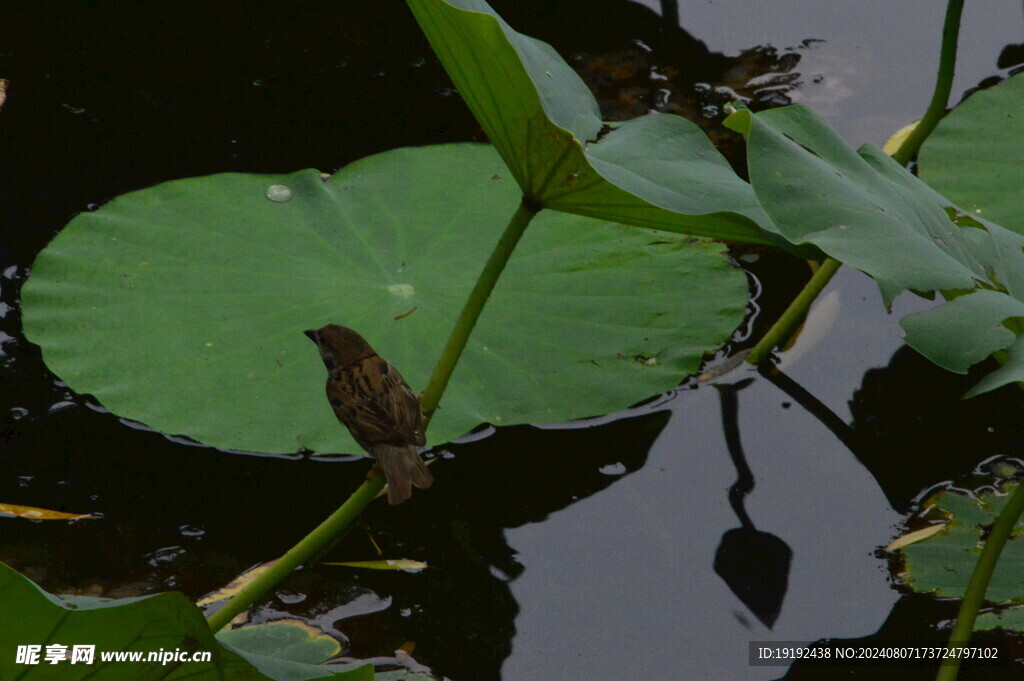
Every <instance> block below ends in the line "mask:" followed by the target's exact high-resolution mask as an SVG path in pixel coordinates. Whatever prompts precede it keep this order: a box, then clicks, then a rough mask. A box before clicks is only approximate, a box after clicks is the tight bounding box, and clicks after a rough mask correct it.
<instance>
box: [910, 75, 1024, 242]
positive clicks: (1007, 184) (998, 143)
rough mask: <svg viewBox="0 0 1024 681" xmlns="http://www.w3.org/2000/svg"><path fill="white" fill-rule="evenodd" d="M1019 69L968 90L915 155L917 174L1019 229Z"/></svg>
mask: <svg viewBox="0 0 1024 681" xmlns="http://www.w3.org/2000/svg"><path fill="white" fill-rule="evenodd" d="M1021 159H1024V73H1020V74H1017V75H1016V76H1014V77H1013V78H1010V79H1009V80H1007V81H1005V82H1003V83H1000V84H999V85H997V86H995V87H992V88H989V89H987V90H981V91H979V92H976V93H974V94H973V95H971V96H970V97H968V98H967V99H966V100H964V101H963V102H962V103H961V104H960V105H959V106H957V107H956V108H955V109H953V111H951V112H950V113H949V115H947V116H946V117H945V118H943V119H942V121H941V122H940V123H939V125H938V127H937V128H935V130H934V131H933V132H932V134H931V135H929V136H928V139H927V140H926V141H925V143H924V145H923V146H922V147H921V151H920V153H919V154H918V173H919V174H920V176H921V179H922V180H924V181H925V182H927V183H928V184H930V185H931V186H932V187H934V188H935V189H937V190H938V191H940V192H942V193H943V194H945V195H946V196H948V197H950V198H951V199H953V200H954V201H956V202H957V203H958V204H960V205H961V206H963V207H964V208H965V209H966V210H967V211H968V212H969V213H970V214H971V215H981V216H983V217H985V218H987V219H989V220H993V221H995V222H998V223H999V224H1001V225H1003V226H1004V227H1008V228H1010V229H1012V230H1014V231H1015V232H1018V233H1020V234H1024V164H1022V163H1021Z"/></svg>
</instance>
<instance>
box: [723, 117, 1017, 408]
mask: <svg viewBox="0 0 1024 681" xmlns="http://www.w3.org/2000/svg"><path fill="white" fill-rule="evenodd" d="M726 124H727V125H729V126H730V127H733V128H734V129H736V130H739V131H740V132H742V133H743V134H745V135H747V144H748V154H747V156H748V163H749V166H750V178H751V183H752V185H753V187H754V191H755V193H756V194H757V197H758V199H759V200H760V201H761V204H762V205H763V206H764V207H765V210H766V211H768V214H769V215H770V216H771V219H772V221H773V222H774V223H775V225H776V227H777V228H778V229H779V231H780V233H782V234H783V236H785V237H786V238H787V239H789V240H790V241H791V242H793V243H794V244H806V243H810V244H814V245H815V246H817V247H819V248H820V249H821V250H822V251H824V252H825V253H827V254H829V255H830V256H832V257H833V258H836V259H837V260H840V261H842V262H844V263H846V264H849V265H852V266H854V267H856V268H858V269H860V270H862V271H864V272H866V273H867V274H869V275H871V276H872V277H873V278H874V279H875V281H876V282H877V283H878V286H879V288H880V289H881V291H882V296H883V298H884V300H885V302H886V304H889V303H890V302H891V301H892V299H893V298H894V297H895V296H896V295H897V294H898V293H900V292H901V291H904V290H911V291H915V292H920V293H926V294H928V293H931V292H940V293H942V294H943V295H946V296H947V297H949V298H953V300H952V301H951V302H949V303H947V304H946V305H945V306H942V307H939V308H934V309H932V310H928V311H926V312H922V313H919V314H916V315H912V316H909V317H907V318H906V319H905V320H904V328H905V329H906V330H907V332H908V333H907V337H906V341H907V343H908V344H909V345H910V346H911V347H914V348H915V349H917V350H918V351H919V352H921V353H922V354H923V355H925V356H926V357H928V358H929V359H931V360H932V361H933V362H935V363H936V364H938V365H940V366H943V367H946V368H948V369H951V370H953V371H960V372H966V371H967V369H968V367H969V366H970V365H971V364H973V363H975V362H978V361H981V360H982V359H984V358H985V357H986V356H988V355H989V353H992V352H994V351H997V350H1004V349H1007V348H1011V347H1012V346H1014V345H1015V344H1016V343H1017V342H1018V338H1019V334H1020V326H1019V325H1016V324H1014V323H1013V320H1014V319H1015V318H1016V317H1020V316H1022V315H1024V252H1022V249H1024V237H1022V236H1021V235H1019V234H1016V233H1014V232H1011V231H1010V230H1007V229H1004V228H1003V227H1000V226H999V225H996V224H994V223H991V222H988V221H986V220H982V219H981V218H979V217H977V216H969V215H967V214H966V213H964V211H962V210H961V209H960V208H958V207H957V206H956V205H955V204H953V203H952V202H951V201H949V200H948V199H946V198H945V197H943V196H941V195H940V194H938V193H937V192H935V191H934V190H933V189H931V188H930V187H928V185H926V184H925V183H923V182H921V181H920V180H918V179H917V178H916V177H914V175H912V174H911V173H909V172H908V171H907V170H906V169H904V168H903V167H901V166H900V165H899V164H897V163H896V162H894V161H893V160H892V159H890V158H889V157H888V156H887V155H886V154H884V153H883V152H881V151H880V150H878V149H876V148H874V147H871V146H868V145H865V146H863V147H861V148H860V150H859V151H856V152H855V151H853V150H852V149H850V148H849V147H848V146H846V144H845V143H844V142H843V140H842V139H841V138H840V137H839V135H837V134H836V133H835V132H834V131H833V130H832V129H831V128H830V127H829V126H828V124H827V123H825V121H824V120H822V119H821V118H820V117H819V116H818V115H817V114H815V113H814V112H812V111H811V110H810V109H807V108H804V107H787V108H785V109H775V110H773V111H768V112H764V113H761V114H756V115H754V114H751V113H750V112H749V111H738V112H736V113H735V114H733V115H732V116H731V117H730V118H729V119H727V120H726ZM972 292H973V293H972ZM965 293H966V294H968V295H964V294H965ZM1006 327H1009V328H1006ZM1017 354H1020V353H1017ZM1017 359H1018V360H1020V359H1021V358H1020V357H1017ZM1022 379H1024V362H1021V361H1013V362H1008V363H1007V364H1005V365H1004V366H1003V367H1002V368H1001V369H999V370H998V371H997V372H993V373H992V374H990V375H989V376H988V377H987V378H986V379H985V380H984V381H983V382H982V383H980V384H978V385H977V386H975V388H974V389H973V390H972V391H971V393H969V394H978V393H980V392H985V391H987V390H992V389H995V388H997V387H1000V386H1002V385H1006V384H1007V383H1010V382H1013V381H1018V380H1022Z"/></svg>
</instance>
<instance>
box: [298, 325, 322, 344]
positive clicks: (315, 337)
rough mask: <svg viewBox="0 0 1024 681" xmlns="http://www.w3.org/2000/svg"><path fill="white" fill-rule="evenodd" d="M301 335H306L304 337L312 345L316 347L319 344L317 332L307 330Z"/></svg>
mask: <svg viewBox="0 0 1024 681" xmlns="http://www.w3.org/2000/svg"><path fill="white" fill-rule="evenodd" d="M302 333H304V334H306V337H307V338H309V340H311V341H313V342H314V343H316V344H317V345H319V344H320V338H319V336H318V335H317V332H316V331H314V330H313V329H309V330H307V331H303V332H302Z"/></svg>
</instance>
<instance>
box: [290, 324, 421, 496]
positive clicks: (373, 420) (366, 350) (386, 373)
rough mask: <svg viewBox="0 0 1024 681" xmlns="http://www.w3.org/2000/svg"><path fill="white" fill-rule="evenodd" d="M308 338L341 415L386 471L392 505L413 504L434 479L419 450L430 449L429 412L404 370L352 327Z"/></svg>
mask: <svg viewBox="0 0 1024 681" xmlns="http://www.w3.org/2000/svg"><path fill="white" fill-rule="evenodd" d="M304 333H305V334H306V335H307V336H308V337H309V338H310V340H312V341H313V342H314V343H316V346H317V348H318V349H319V350H320V357H321V358H322V359H323V361H324V365H325V366H326V367H327V399H328V401H330V403H331V407H333V408H334V414H335V416H337V417H338V420H339V421H341V422H342V423H344V424H345V426H346V427H348V430H349V432H350V433H352V437H353V438H354V439H355V441H356V442H357V443H359V446H360V447H362V448H363V449H365V450H366V451H367V452H368V453H369V454H370V455H372V456H373V458H374V459H376V460H377V463H378V464H379V465H380V467H381V468H382V469H383V470H384V476H385V477H386V478H387V481H388V503H390V504H399V503H401V502H403V501H405V500H406V499H408V498H409V497H410V496H411V495H412V487H413V486H414V485H415V486H416V487H419V488H420V489H426V488H427V487H430V484H431V483H432V482H433V481H434V477H433V476H432V475H431V474H430V471H429V470H427V466H426V464H424V463H423V459H421V458H420V455H419V453H418V452H417V449H416V448H417V447H422V446H423V445H424V444H426V438H425V437H424V435H423V412H422V410H421V409H420V402H419V400H418V399H416V396H415V395H414V394H413V392H412V390H411V389H410V388H409V384H408V383H406V382H405V379H403V378H402V375H401V374H399V373H398V370H397V369H395V368H394V367H393V366H391V365H390V364H388V363H387V362H386V361H384V359H383V358H381V357H380V355H378V354H377V353H376V351H375V350H374V349H373V348H372V347H370V344H369V343H367V342H366V340H365V339H364V338H363V337H362V336H360V335H359V334H358V333H356V332H355V331H353V330H352V329H350V328H348V327H345V326H339V325H337V324H328V325H327V326H325V327H323V328H321V329H317V330H315V331H312V330H311V331H305V332H304Z"/></svg>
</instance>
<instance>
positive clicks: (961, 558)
mask: <svg viewBox="0 0 1024 681" xmlns="http://www.w3.org/2000/svg"><path fill="white" fill-rule="evenodd" d="M1013 490H1014V485H1008V486H1007V490H1006V493H1005V494H1003V495H998V496H997V495H995V494H983V495H980V496H979V497H978V498H976V499H969V498H967V497H966V496H964V495H962V494H958V493H956V492H948V491H946V492H940V493H938V494H937V495H935V496H933V497H931V498H930V499H928V501H926V502H925V503H924V504H922V507H925V508H927V507H931V506H933V505H934V506H935V507H936V509H937V510H938V511H940V512H945V513H947V514H949V516H950V520H949V523H948V525H947V526H946V528H945V529H944V530H942V531H941V532H939V533H938V534H936V535H933V536H931V537H929V538H927V539H924V540H922V541H919V542H917V543H914V544H910V545H909V546H905V547H903V548H902V549H899V550H900V552H902V553H903V556H904V571H903V572H902V574H901V575H900V577H901V578H902V580H903V581H904V582H905V583H906V584H907V585H908V586H910V587H912V588H913V589H914V590H915V591H922V592H926V593H933V594H935V595H937V596H943V597H949V598H961V597H962V596H963V595H964V590H965V589H966V588H967V583H968V581H970V578H971V573H972V572H973V571H974V567H975V565H976V564H977V562H978V556H980V555H981V547H982V544H983V542H982V539H983V538H984V537H986V536H987V534H988V529H989V526H991V525H992V523H993V522H995V519H996V516H998V515H999V513H1000V512H1001V511H1002V510H1003V507H1004V506H1005V505H1006V502H1007V500H1008V499H1009V496H1010V494H1012V493H1013ZM1022 534H1024V524H1020V523H1018V524H1017V526H1016V527H1015V528H1014V529H1013V533H1012V534H1011V536H1010V540H1009V541H1008V542H1007V543H1006V546H1005V547H1004V548H1003V552H1002V554H1001V555H1000V556H999V563H998V564H997V565H996V569H995V572H994V573H993V575H992V581H991V582H990V583H989V587H988V591H986V592H985V600H987V601H989V602H992V603H1002V602H1004V601H1015V602H1024V539H1022V538H1021V535H1022Z"/></svg>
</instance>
